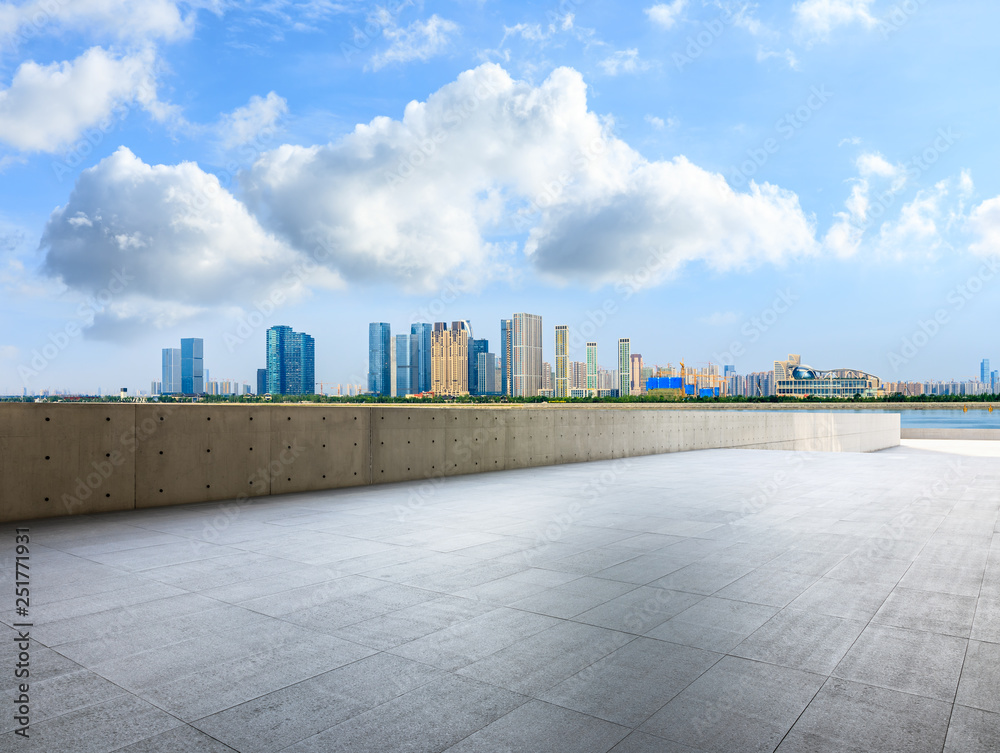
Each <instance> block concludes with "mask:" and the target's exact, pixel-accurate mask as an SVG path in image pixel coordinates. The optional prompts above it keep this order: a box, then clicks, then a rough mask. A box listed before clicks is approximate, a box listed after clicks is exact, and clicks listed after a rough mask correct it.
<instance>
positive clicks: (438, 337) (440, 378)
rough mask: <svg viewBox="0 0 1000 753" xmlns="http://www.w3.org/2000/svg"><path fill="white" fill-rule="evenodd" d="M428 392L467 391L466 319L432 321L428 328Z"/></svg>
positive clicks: (458, 393)
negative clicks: (429, 384) (429, 388)
mask: <svg viewBox="0 0 1000 753" xmlns="http://www.w3.org/2000/svg"><path fill="white" fill-rule="evenodd" d="M431 392H433V393H434V394H435V395H449V396H452V397H454V396H458V395H468V394H469V327H468V324H467V322H464V321H458V322H452V323H451V328H450V329H449V328H448V327H447V325H446V324H445V322H435V323H434V329H433V330H432V331H431Z"/></svg>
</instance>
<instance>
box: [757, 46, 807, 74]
mask: <svg viewBox="0 0 1000 753" xmlns="http://www.w3.org/2000/svg"><path fill="white" fill-rule="evenodd" d="M771 58H778V59H780V60H784V61H785V63H787V64H788V67H789V68H791V69H792V70H793V71H797V70H798V69H799V59H798V58H797V57H796V56H795V53H794V52H792V51H791V50H790V49H788V48H787V47H786V48H785V51H784V52H779V51H777V50H769V49H767V48H765V47H758V48H757V62H758V63H762V62H764V61H765V60H770V59H771Z"/></svg>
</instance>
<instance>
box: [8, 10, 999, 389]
mask: <svg viewBox="0 0 1000 753" xmlns="http://www.w3.org/2000/svg"><path fill="white" fill-rule="evenodd" d="M115 1H116V2H117V0H115ZM157 3H158V4H157V7H158V8H161V10H162V11H163V12H162V13H157V14H148V16H147V15H144V14H142V13H141V12H140V13H137V12H135V11H134V9H133V8H132V7H131V6H125V5H123V6H122V7H121V9H120V11H121V12H112V11H109V10H108V8H117V7H118V5H116V4H115V2H113V3H111V4H110V5H108V4H105V5H102V4H84V5H83V6H80V9H79V11H78V12H74V13H69V12H68V11H67V10H66V9H65V8H64V7H62V6H58V5H53V6H52V7H53V9H54V10H52V12H51V13H50V14H48V15H45V16H44V17H43V18H41V20H38V19H34V18H33V17H32V16H31V15H30V13H28V11H27V10H24V9H23V8H21V9H20V10H19V9H18V8H19V7H20V6H9V4H5V5H4V8H9V11H10V12H9V13H8V14H7V15H6V16H4V18H5V21H4V24H5V26H4V27H3V28H2V29H0V33H3V34H6V35H8V36H10V38H11V39H12V40H14V41H15V42H16V43H14V44H11V45H8V46H7V48H6V49H8V51H9V53H10V55H9V59H8V66H7V68H6V72H5V74H3V76H2V77H0V88H2V89H3V91H4V92H5V94H6V95H7V96H6V97H5V99H4V104H3V105H2V106H0V170H2V173H0V175H2V180H0V206H3V210H2V211H0V320H2V321H4V322H5V323H7V324H8V325H11V324H13V323H15V322H16V326H8V327H5V328H4V329H3V331H2V333H0V392H4V393H8V394H21V393H22V391H24V390H25V389H27V390H28V391H29V392H40V391H41V390H43V389H46V388H48V389H69V390H74V391H79V392H95V391H97V389H103V390H104V391H105V392H107V391H109V390H117V389H118V388H119V387H121V386H126V385H127V386H129V387H130V388H132V389H135V388H137V387H143V386H145V385H147V384H148V383H149V380H150V379H151V375H152V374H155V373H156V372H158V371H159V367H160V365H159V364H158V363H157V361H156V358H157V356H155V355H149V354H150V353H156V352H159V349H160V348H162V347H163V346H162V344H161V343H168V342H176V341H178V340H179V339H180V338H181V337H185V336H187V334H188V333H192V332H196V333H198V335H199V336H200V337H202V338H203V339H204V343H205V348H206V350H207V351H208V352H211V353H212V354H213V373H216V374H218V375H220V376H221V375H226V376H229V377H232V378H240V379H251V380H252V375H253V374H254V373H255V369H256V368H258V367H259V364H258V363H257V361H258V358H259V356H258V354H259V346H258V343H259V338H260V336H261V333H263V332H264V331H266V329H267V328H268V327H270V326H273V325H276V324H281V323H282V322H285V321H295V322H297V323H298V324H297V326H298V327H300V328H302V329H304V330H305V331H308V332H314V333H316V336H317V337H319V338H322V340H323V347H322V348H321V349H320V351H321V354H320V355H319V356H318V357H319V359H320V360H319V362H318V363H317V364H316V367H317V374H319V375H321V377H322V379H323V380H324V381H331V382H342V383H349V382H357V381H362V380H363V379H364V374H365V373H366V371H367V369H366V356H365V353H364V350H363V347H359V345H358V343H357V342H356V339H355V338H354V337H352V334H351V333H353V332H356V331H357V330H358V329H359V328H360V327H363V326H365V325H366V324H367V323H368V322H371V321H375V320H386V321H391V322H399V323H400V324H403V323H406V324H408V323H410V322H412V321H415V320H423V321H437V320H440V321H456V320H459V319H461V318H471V319H472V320H474V321H492V320H493V319H494V318H495V317H496V312H497V311H519V310H530V311H536V312H538V313H539V315H541V316H542V317H543V318H544V319H545V321H548V322H555V321H559V322H562V323H566V324H567V325H568V326H569V327H571V328H572V327H576V328H578V329H579V328H580V327H582V325H584V324H586V323H587V322H591V321H592V318H594V317H596V318H598V319H601V318H603V319H604V320H605V323H604V324H603V325H601V326H597V329H596V330H595V331H594V332H593V333H591V334H587V333H583V337H585V338H586V339H587V340H596V341H598V342H599V343H600V345H601V349H602V352H611V351H613V349H614V347H615V342H616V340H617V338H618V337H619V336H622V335H626V334H627V335H628V336H629V337H630V338H632V340H633V341H634V342H636V343H642V348H641V350H642V353H643V356H644V358H645V359H646V360H647V361H648V360H658V359H660V360H668V359H670V358H671V357H673V358H678V357H681V356H683V357H685V358H687V359H689V360H690V361H692V362H707V361H714V362H716V363H727V361H723V360H722V359H721V358H720V356H724V355H726V354H729V355H730V356H731V358H732V360H731V361H729V362H731V363H733V364H735V365H736V367H737V369H738V370H739V371H741V372H744V373H746V372H751V371H755V370H762V369H766V368H767V365H768V364H769V363H770V361H771V360H772V359H773V358H774V357H775V354H781V353H787V352H789V351H791V350H796V349H802V350H808V351H809V352H813V353H818V354H822V357H823V361H824V364H823V365H825V366H826V365H829V366H849V367H851V368H857V369H861V370H864V371H867V372H870V373H875V374H879V375H881V376H882V377H883V378H884V379H895V380H902V379H947V378H951V377H956V378H962V377H968V376H974V374H975V373H976V370H977V369H976V364H978V363H979V361H980V360H981V359H982V358H983V357H990V355H991V354H992V356H993V357H994V359H996V357H997V355H996V354H995V353H991V351H992V350H994V349H995V348H994V343H991V342H989V341H988V338H983V337H982V336H981V332H982V330H983V328H984V327H986V326H987V323H989V322H992V321H996V320H997V319H998V316H1000V296H997V295H996V294H995V292H994V290H995V288H996V285H997V282H998V280H1000V275H998V272H1000V264H998V263H997V253H998V248H1000V247H998V242H997V239H998V238H1000V175H997V174H996V173H995V171H991V170H989V169H988V165H990V164H993V163H995V162H996V161H997V157H998V156H1000V144H997V143H996V141H995V139H994V138H993V137H992V134H993V133H995V132H996V125H997V120H998V114H997V113H996V112H995V111H994V109H991V108H983V107H982V106H981V103H982V102H983V101H989V97H988V95H987V96H986V97H985V98H984V94H983V92H987V93H988V92H989V91H992V89H993V87H994V86H995V84H994V82H993V80H992V77H991V75H990V74H989V73H988V70H989V68H990V67H989V66H988V65H987V66H983V65H981V61H983V60H986V61H988V60H990V59H993V58H994V56H995V55H996V51H995V44H994V41H993V39H992V36H991V34H990V32H989V30H990V29H991V28H992V26H993V24H992V22H991V20H990V19H993V20H1000V8H997V7H996V5H995V4H990V3H986V2H984V0H969V1H968V2H963V3H961V4H950V5H943V4H934V3H911V4H905V7H904V6H903V5H900V4H899V3H896V2H895V0H852V1H851V2H849V3H847V2H840V0H837V2H830V1H829V0H824V1H823V2H821V1H820V0H784V1H782V2H777V1H776V0H774V1H768V2H761V3H757V4H753V5H741V6H739V12H732V8H733V7H735V6H732V5H731V4H729V3H715V2H710V3H696V2H693V1H691V2H685V1H684V0H676V1H675V0H670V2H664V3H657V2H653V0H650V2H648V3H622V4H618V5H616V6H614V12H611V11H610V10H609V8H608V6H602V5H600V4H590V3H575V2H574V3H572V4H570V5H569V6H567V5H566V4H565V3H564V4H563V5H562V6H559V7H558V8H556V7H553V8H552V9H546V8H540V7H534V6H530V5H524V4H520V3H510V4H501V5H496V4H493V5H489V7H486V8H473V7H472V6H462V5H455V4H444V3H439V2H433V1H432V2H429V3H426V4H423V5H420V6H419V7H418V6H415V5H406V4H403V5H400V6H398V7H394V8H392V9H387V10H386V11H385V15H378V14H374V15H373V13H374V11H371V10H368V9H365V8H363V7H360V6H357V7H356V6H349V5H348V6H344V5H330V4H314V3H306V4H291V5H288V6H287V8H286V10H284V11H282V12H280V13H278V12H275V11H274V8H273V7H270V6H268V7H265V6H261V5H258V4H255V3H245V4H239V5H238V6H237V5H233V4H222V5H220V4H216V5H215V6H213V10H205V9H200V8H196V7H193V6H190V5H187V4H178V3H177V2H174V0H157ZM98 6H100V7H98ZM300 6H301V7H300ZM897 6H898V7H897ZM24 7H25V8H26V7H28V6H24ZM136 7H138V6H136ZM283 7H284V6H283ZM101 9H103V10H101ZM549 11H551V13H550V12H549ZM552 13H554V14H556V16H558V17H556V16H553V15H552ZM310 14H311V15H310ZM432 20H433V21H432ZM365 28H368V29H370V33H367V32H366V33H365V35H364V37H365V43H364V44H362V43H361V42H360V41H358V37H357V36H356V33H357V30H358V29H365ZM383 32H385V33H383ZM331 40H333V41H332V42H331ZM338 40H339V42H342V44H339V43H338ZM699 40H700V41H699ZM140 50H141V52H138V51H140ZM250 50H254V51H256V52H254V53H250V52H249V51H250ZM202 66H208V67H210V68H211V69H212V70H214V71H217V72H218V76H215V77H204V76H196V75H192V71H196V70H201V69H202ZM873 70H875V71H879V75H878V76H877V77H871V76H869V75H867V74H866V73H863V72H868V71H873ZM99 71H108V72H109V75H107V76H102V75H98V72H99ZM318 72H321V73H322V75H314V74H316V73H318ZM223 81H224V82H225V84H224V85H223V84H222V83H221V82H223ZM42 92H45V94H43V93H42ZM706 93H710V96H709V95H707V94H706ZM81 96H86V105H87V106H86V107H84V106H83V105H82V104H80V106H77V105H78V103H79V102H80V100H79V98H80V97H81ZM43 104H44V107H43ZM984 165H985V166H987V167H983V166H984ZM348 166H349V168H348ZM445 196H447V197H448V200H443V199H442V198H441V197H445ZM370 207H379V208H380V209H379V211H378V219H377V221H375V220H374V218H373V216H372V215H371V214H370V212H369V211H368V209H367V208H370ZM608 308H611V309H613V313H608V310H607V309H608ZM832 312H836V316H833V315H832ZM984 340H986V341H985V342H984ZM543 341H544V347H545V350H546V353H547V354H551V353H553V352H554V351H553V350H552V348H553V343H552V334H551V333H550V332H546V333H545V334H544V340H543ZM154 343H156V344H155V345H154ZM637 347H638V346H637ZM737 351H738V354H737ZM498 354H499V353H498ZM109 363H115V364H117V365H118V368H117V369H116V371H115V373H114V374H109V373H108V370H107V367H106V365H107V364H109ZM967 364H971V366H968V365H967Z"/></svg>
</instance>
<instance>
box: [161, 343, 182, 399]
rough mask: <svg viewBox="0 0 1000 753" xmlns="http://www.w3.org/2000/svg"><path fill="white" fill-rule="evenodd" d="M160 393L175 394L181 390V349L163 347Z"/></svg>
mask: <svg viewBox="0 0 1000 753" xmlns="http://www.w3.org/2000/svg"><path fill="white" fill-rule="evenodd" d="M161 361H162V369H161V377H162V378H161V383H160V391H159V392H158V393H157V394H161V395H176V394H179V393H180V392H181V349H180V348H164V349H163V353H162V358H161Z"/></svg>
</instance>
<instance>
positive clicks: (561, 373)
mask: <svg viewBox="0 0 1000 753" xmlns="http://www.w3.org/2000/svg"><path fill="white" fill-rule="evenodd" d="M555 391H556V397H569V327H567V326H566V325H565V324H557V325H556V383H555Z"/></svg>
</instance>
